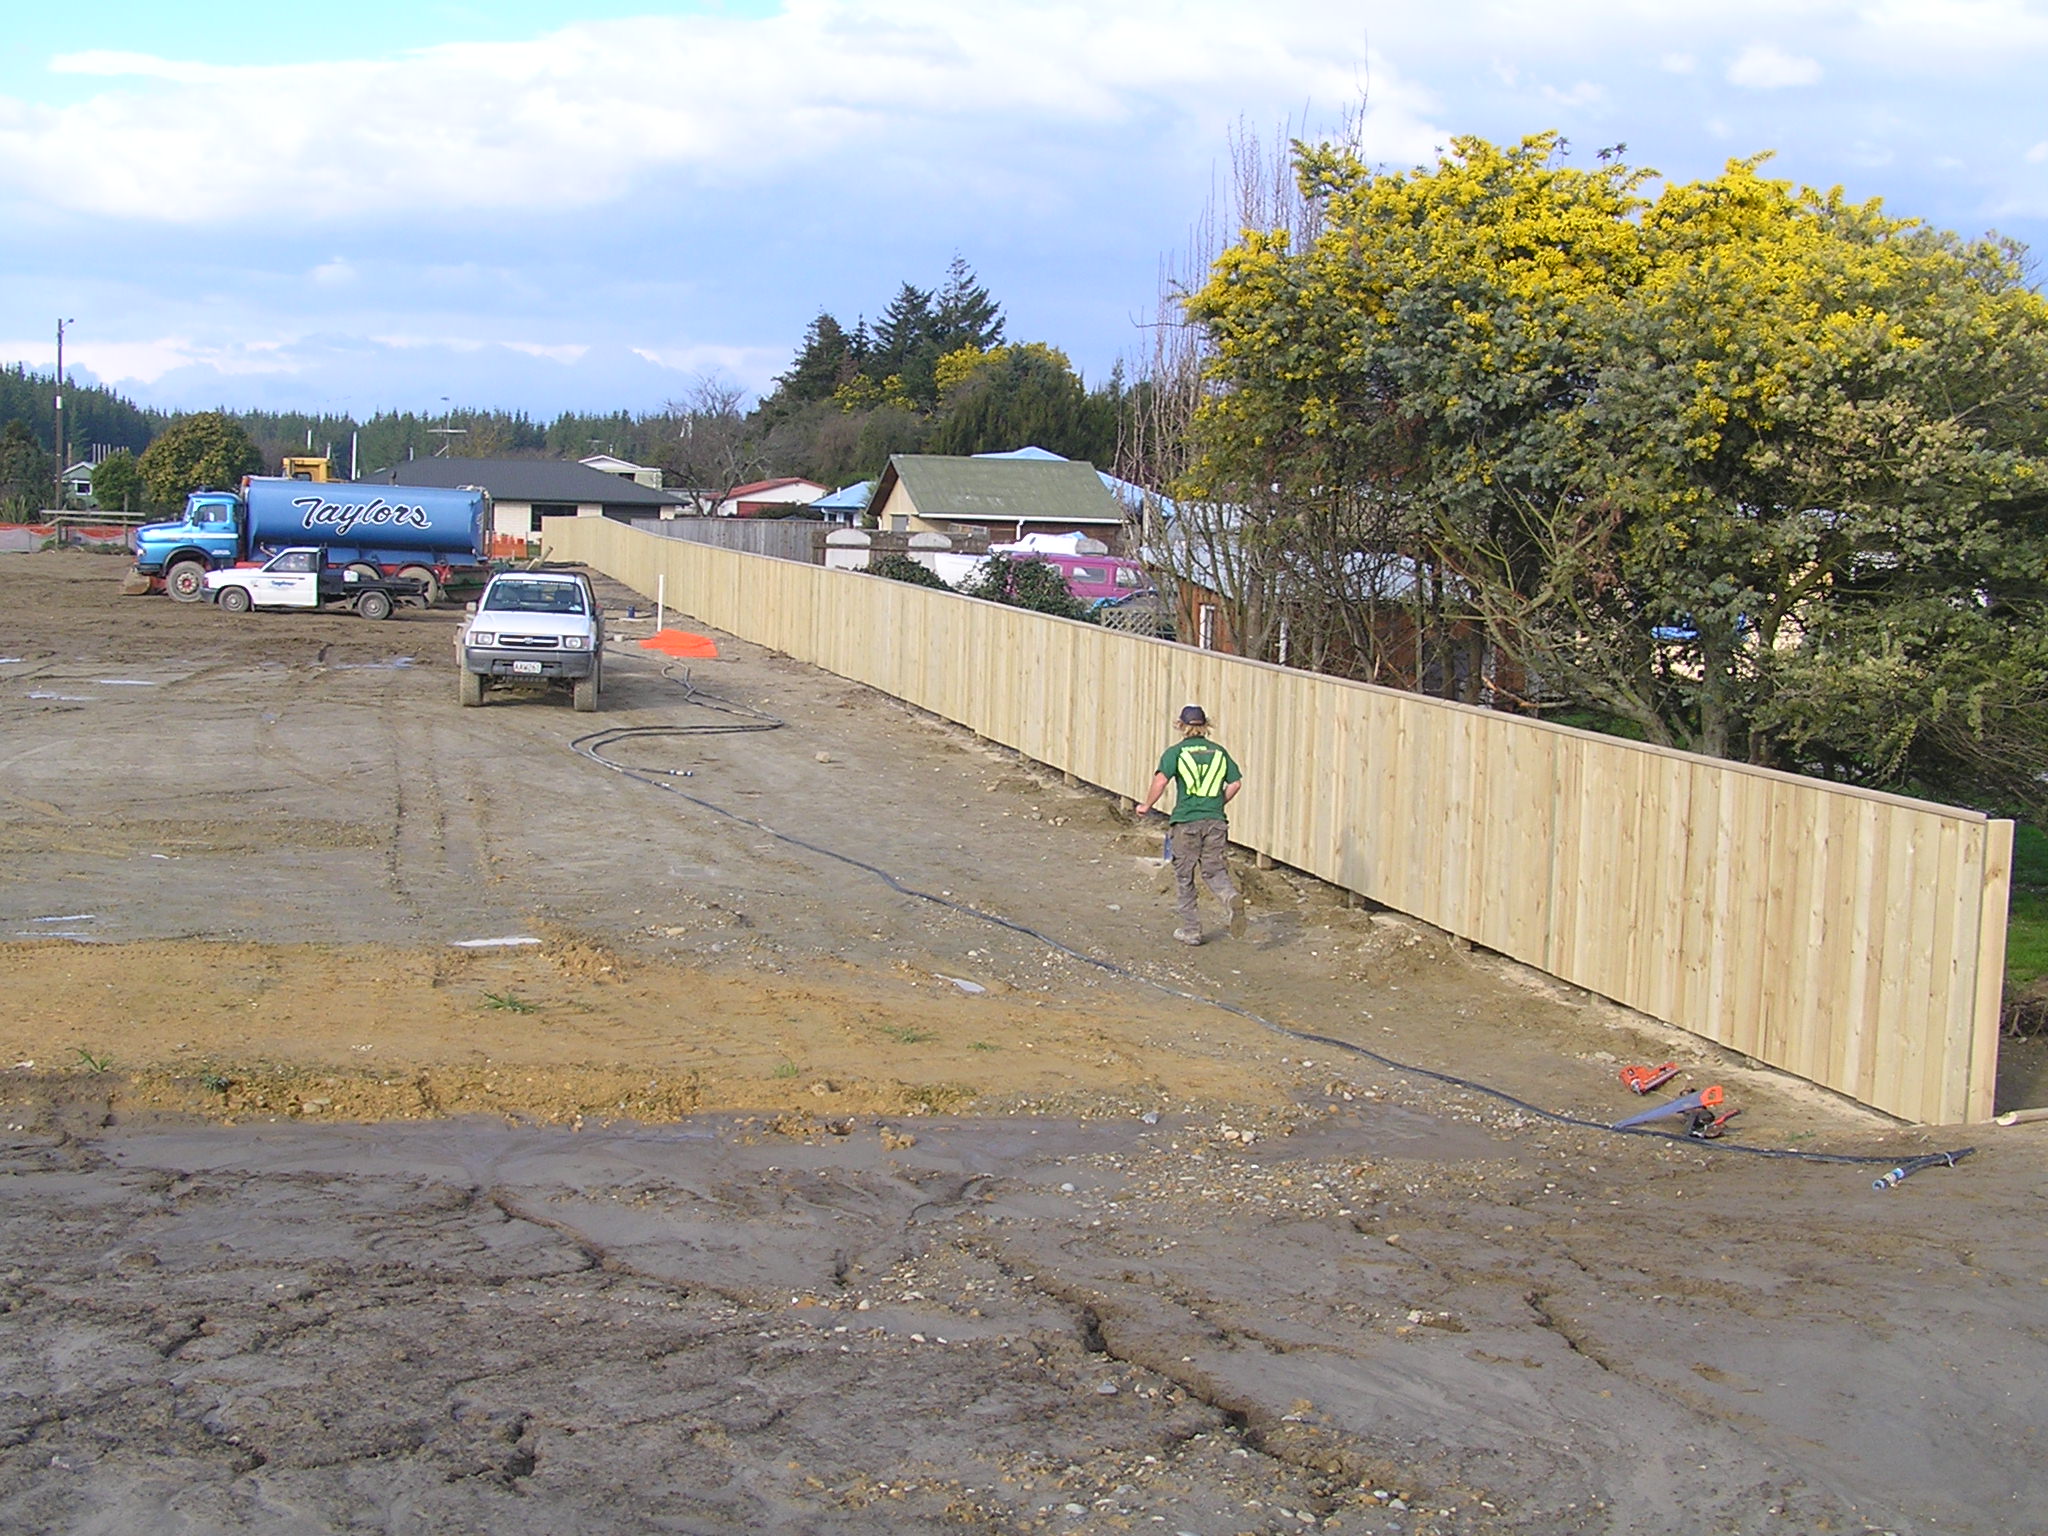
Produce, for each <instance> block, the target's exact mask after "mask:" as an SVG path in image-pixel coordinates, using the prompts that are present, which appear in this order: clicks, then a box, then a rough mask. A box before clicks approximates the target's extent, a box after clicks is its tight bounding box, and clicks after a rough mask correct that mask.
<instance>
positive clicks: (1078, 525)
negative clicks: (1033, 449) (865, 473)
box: [869, 453, 1124, 549]
mask: <svg viewBox="0 0 2048 1536" xmlns="http://www.w3.org/2000/svg"><path fill="white" fill-rule="evenodd" d="M869 513H870V516H871V517H872V519H873V521H874V524H875V526H876V527H877V528H879V529H881V530H883V531H885V532H892V533H940V534H946V535H949V536H951V535H954V534H958V533H961V532H966V531H979V532H983V533H985V534H987V535H988V537H989V538H990V539H992V540H993V541H995V542H997V543H1010V542H1014V541H1016V540H1020V539H1022V538H1023V537H1024V536H1025V535H1026V534H1027V533H1084V534H1087V535H1088V536H1090V537H1091V538H1097V539H1100V540H1102V541H1103V542H1104V543H1105V544H1107V545H1108V546H1109V547H1110V548H1111V549H1115V548H1117V546H1118V545H1119V544H1120V543H1121V542H1122V537H1123V526H1124V509H1123V508H1122V507H1121V506H1120V505H1118V503H1117V501H1116V499H1115V498H1114V497H1113V496H1111V495H1110V493H1109V490H1108V489H1107V488H1106V487H1105V486H1104V485H1103V483H1102V478H1101V476H1099V475H1098V474H1097V473H1096V472H1095V466H1094V465H1092V464H1088V463H1085V462H1083V461H1081V460H1079V459H1059V458H1037V457H1027V458H953V457H947V456H944V455H940V454H926V453H899V454H896V455H894V456H893V457H892V458H891V459H890V460H889V467H888V468H887V469H885V470H883V471H882V477H881V479H880V480H878V481H876V482H875V494H874V499H873V500H872V501H871V502H870V503H869Z"/></svg>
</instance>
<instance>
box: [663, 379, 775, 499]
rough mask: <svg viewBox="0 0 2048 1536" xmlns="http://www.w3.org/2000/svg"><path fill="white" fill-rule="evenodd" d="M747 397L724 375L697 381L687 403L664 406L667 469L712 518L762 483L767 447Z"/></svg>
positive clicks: (690, 391)
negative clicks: (741, 490) (740, 492)
mask: <svg viewBox="0 0 2048 1536" xmlns="http://www.w3.org/2000/svg"><path fill="white" fill-rule="evenodd" d="M745 400H746V391H744V390H743V389H741V388H740V387H739V385H737V384H735V383H733V382H732V380H730V379H728V378H726V377H725V376H724V375H722V374H715V373H704V374H699V375H698V376H697V379H696V382H695V383H694V384H692V385H691V387H690V390H689V392H688V393H687V394H686V395H685V396H684V397H683V398H682V399H681V400H670V401H668V402H666V404H665V405H664V406H663V408H662V411H663V415H664V416H665V417H666V421H665V423H664V426H665V430H664V432H663V437H664V439H665V442H664V452H663V453H662V455H661V456H660V463H661V467H662V469H663V470H664V471H665V472H666V473H667V474H669V475H670V476H672V477H673V478H674V481H675V484H676V485H677V486H678V487H680V488H681V489H683V490H684V491H685V492H686V493H688V494H690V495H693V496H695V497H696V498H697V499H698V501H699V502H700V503H701V504H702V505H703V507H704V510H706V511H707V512H708V511H710V510H712V509H713V508H715V507H716V506H717V505H718V504H719V503H720V502H722V501H725V500H727V499H728V498H730V497H731V495H732V493H733V491H734V490H735V489H736V488H738V487H739V486H742V485H746V484H748V483H750V482H752V481H754V480H757V479H759V478H761V475H762V473H763V470H764V466H765V464H766V459H765V457H764V455H763V453H762V445H761V443H760V441H759V440H758V438H757V437H756V435H755V433H754V431H753V429H752V428H751V427H750V426H749V425H748V422H747V417H746V414H745V413H744V411H743V410H742V409H741V407H742V405H743V404H744V402H745Z"/></svg>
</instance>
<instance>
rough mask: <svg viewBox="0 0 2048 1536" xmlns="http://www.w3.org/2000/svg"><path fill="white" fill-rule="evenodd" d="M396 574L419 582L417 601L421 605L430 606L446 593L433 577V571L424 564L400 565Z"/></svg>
mask: <svg viewBox="0 0 2048 1536" xmlns="http://www.w3.org/2000/svg"><path fill="white" fill-rule="evenodd" d="M398 574H399V575H400V576H402V577H404V578H405V579H406V580H407V581H416V582H418V583H419V584H420V596H419V601H420V605H421V606H422V607H425V608H431V607H433V606H434V604H436V603H438V602H440V601H441V599H442V598H444V597H446V596H447V595H448V594H447V593H445V592H443V591H442V590H441V583H440V582H438V581H436V580H435V579H434V573H433V572H432V571H430V570H428V569H427V568H426V567H425V566H424V565H404V566H400V567H399V569H398Z"/></svg>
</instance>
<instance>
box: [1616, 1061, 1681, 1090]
mask: <svg viewBox="0 0 2048 1536" xmlns="http://www.w3.org/2000/svg"><path fill="white" fill-rule="evenodd" d="M1676 1076H1678V1063H1677V1062H1675V1061H1667V1062H1665V1063H1664V1065H1663V1066H1661V1067H1623V1068H1622V1069H1621V1080H1622V1081H1623V1082H1624V1083H1626V1084H1628V1086H1629V1090H1630V1091H1631V1092H1633V1093H1648V1092H1649V1091H1650V1090H1651V1089H1652V1088H1656V1087H1660V1086H1661V1085H1663V1084H1665V1083H1668V1082H1670V1081H1671V1079H1673V1078H1674V1077H1676Z"/></svg>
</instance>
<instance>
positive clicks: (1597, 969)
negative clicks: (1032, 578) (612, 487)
mask: <svg viewBox="0 0 2048 1536" xmlns="http://www.w3.org/2000/svg"><path fill="white" fill-rule="evenodd" d="M546 537H547V540H548V542H549V544H550V546H551V552H552V553H553V554H555V555H557V556H560V557H564V558H569V559H579V560H584V561H587V562H589V563H590V564H592V565H595V566H597V567H599V568H600V569H602V570H605V571H607V572H608V573H610V574H611V575H613V576H615V577H617V578H618V579H619V580H621V581H624V582H625V583H627V584H628V585H629V586H632V587H633V588H635V589H636V590H638V591H641V592H645V593H649V594H651V593H652V592H653V591H654V587H655V583H656V580H657V578H659V577H665V578H666V581H667V590H668V595H669V601H670V603H671V605H672V606H673V607H675V608H676V609H677V610H678V611H679V612H684V613H688V614H690V615H692V616H693V617H694V618H695V619H697V620H698V621H699V622H702V623H705V624H708V625H711V626H713V627H715V628H719V629H723V630H726V631H728V632H729V633H732V634H735V635H739V636H741V637H743V638H745V639H748V640H752V641H755V642H756V643H759V644H762V645H766V646H769V647H771V648H772V649H775V650H779V651H783V652H785V653H787V654H788V655H790V656H793V657H795V658H796V659H798V660H800V661H805V662H810V663H812V664H815V665H817V666H820V667H824V668H826V669H827V670H829V671H832V672H836V673H838V674H840V675H841V676H844V677H848V678H851V679H853V680H855V681H858V682H862V683H866V684H868V685H870V686H872V687H875V688H878V689H880V690H882V691H884V692H886V693H890V694H893V695H895V696H896V697H899V698H902V699H904V700H906V701H908V702H910V703H912V704H915V705H917V706H918V707H920V708H923V709H928V710H931V711H932V712H933V713H935V714H939V715H942V716H945V717H946V718H948V719H951V720H955V721H958V722H959V723H961V724H963V725H965V726H967V727H969V728H970V729H972V730H974V731H976V732H978V733H980V734H981V735H984V736H987V737H989V738H990V739H992V740H995V741H998V742H1001V743H1003V744H1004V745H1006V746H1009V747H1013V748H1015V749H1016V750H1017V751H1020V752H1022V753H1024V754H1025V755H1026V756H1029V757H1032V758H1035V759H1037V760H1039V761H1041V762H1044V763H1046V764H1049V765H1050V766H1052V767H1054V768H1057V769H1060V770H1063V771H1065V772H1070V773H1073V774H1074V775H1076V776H1077V777H1078V778H1081V779H1083V780H1085V781H1087V782H1089V783H1092V784H1097V785H1100V786H1102V787H1104V788H1108V789H1113V790H1115V791H1117V792H1118V793H1120V794H1125V795H1133V796H1135V795H1140V794H1142V793H1143V792H1144V787H1145V784H1146V782H1147V780H1148V779H1149V778H1150V775H1151V767H1152V764H1153V762H1154V761H1156V760H1157V757H1158V754H1159V750H1160V748H1161V746H1162V744H1163V741H1164V739H1165V737H1166V735H1167V732H1166V729H1165V725H1164V722H1166V721H1168V720H1170V719H1171V717H1172V714H1173V712H1174V711H1175V710H1176V709H1177V708H1178V707H1179V706H1180V705H1182V704H1184V703H1187V702H1189V701H1190V700H1196V701H1199V702H1201V703H1203V704H1204V705H1205V706H1207V707H1208V709H1209V710H1210V713H1211V714H1212V716H1214V718H1216V720H1217V721H1218V722H1219V732H1218V734H1219V737H1220V739H1222V740H1223V741H1224V742H1225V744H1226V745H1228V746H1229V747H1230V748H1231V750H1232V751H1233V753H1234V754H1235V755H1236V756H1237V757H1238V759H1239V761H1240V762H1241V763H1242V764H1243V765H1244V768H1245V773H1246V777H1247V780H1248V782H1249V785H1250V790H1249V792H1248V793H1247V794H1246V795H1245V796H1244V797H1242V798H1241V799H1240V800H1239V801H1238V802H1237V804H1236V806H1235V808H1234V815H1233V819H1232V838H1233V840H1234V841H1236V842H1238V843H1239V844H1241V845H1242V846H1245V847H1248V848H1252V849H1255V850H1257V851H1259V852H1261V853H1265V854H1268V855H1270V856H1271V857H1273V858H1275V859H1278V860H1281V861H1282V862H1284V863H1287V864H1290V865H1293V866H1294V867H1296V868H1299V869H1303V870H1306V871H1308V872H1309V873H1311V874H1314V875H1317V876H1320V877H1322V878H1323V879H1326V880H1330V881H1332V882H1334V883H1336V884H1339V885H1342V886H1344V887H1346V888H1348V889H1351V890H1354V891H1357V892H1359V893H1360V894H1362V895H1364V896H1367V897H1369V898H1371V899H1372V900H1374V901H1376V902H1379V903H1382V904H1384V905H1386V906H1390V907H1394V908H1397V909H1399V910H1401V911H1405V912H1409V913H1412V914H1413V915H1415V916H1417V917H1420V918H1422V919H1424V920H1425V921H1427V922H1430V923H1432V924H1434V925H1436V926H1438V927H1441V928H1444V929H1447V930H1448V931H1450V932H1452V933H1455V934H1458V935H1460V936H1462V937H1465V938H1469V939H1471V940H1473V941H1475V942H1477V943H1480V944H1483V945H1485V946H1486V947H1488V948H1490V949H1495V950H1498V951H1500V952H1501V953H1503V954H1506V955H1508V956H1511V957H1512V958H1514V959H1517V960H1522V961H1525V962H1527V963H1529V964H1531V965H1534V966H1537V967H1539V968H1540V969H1543V970H1545V971H1548V972H1550V973H1551V974H1553V975H1555V976H1558V977H1560V978H1562V979H1564V980H1566V981H1569V982H1572V983H1574V984H1575V985H1578V986H1582V987H1585V988H1587V989H1589V990H1591V991H1593V992H1597V993H1600V994H1602V995H1603V996H1607V997H1611V998H1613V999H1615V1000H1616V1001H1619V1002H1622V1003H1625V1004H1627V1005H1628V1006H1630V1007H1633V1008H1638V1009H1640V1010H1642V1011H1643V1012H1645V1013H1649V1014H1652V1015H1654V1016H1656V1017H1658V1018H1661V1019H1665V1020H1668V1021H1669V1022H1671V1023H1674V1024H1677V1025H1679V1026H1681V1027H1683V1028H1685V1029H1689V1030H1691V1031H1693V1032H1694V1033H1697V1034H1700V1035H1702V1036H1704V1037H1706V1038H1707V1039H1710V1040H1714V1041H1717V1042H1719V1043H1721V1044H1724V1045H1727V1046H1730V1047H1732V1048H1734V1049H1736V1050H1740V1051H1743V1052H1745V1053H1747V1054H1750V1055H1752V1056H1755V1057H1757V1058H1759V1059H1760V1060H1764V1061H1767V1062H1770V1063H1771V1064H1773V1065H1775V1066H1779V1067H1782V1068H1784V1069H1785V1070H1787V1071H1791V1072H1796V1073H1798V1074H1799V1075H1801V1076H1804V1077H1808V1078H1811V1079H1812V1080H1813V1081H1815V1082H1818V1083H1822V1084H1824V1085H1826V1086H1827V1087H1830V1088H1834V1089H1837V1090H1839V1091H1840V1092H1843V1093H1845V1094H1848V1095H1851V1096H1852V1097H1855V1098H1857V1099H1860V1100H1862V1101H1864V1102H1865V1103H1868V1104H1872V1105H1874V1106H1876V1107H1878V1108H1880V1109H1884V1110H1887V1111H1889V1112H1890V1113H1893V1114H1896V1115H1900V1116H1902V1117H1904V1118H1907V1119H1914V1120H1955V1119H1963V1118H1969V1119H1973V1120H1982V1119H1986V1118H1988V1117H1989V1116H1990V1113H1991V1108H1992V1091H1993V1085H1994V1082H1995V1074H1996V1069H1997V1048H1998V1029H1997V1018H1998V1004H1999V982H2000V978H2001V976H2002V973H2003V960H2004V944H2005V924H2006V908H2005V903H2006V895H2007V886H2008V882H2009V878H2010V864H2011V839H2012V826H2011V823H2010V822H1999V821H1990V820H1987V819H1986V818H1985V817H1983V816H1980V815H1978V814H1977V813H1976V812H1973V811H1964V810H1957V809H1954V808H1951V807H1946V806H1938V805H1932V804H1928V803H1926V802H1921V801H1913V800H1907V799H1903V798H1900V797H1897V796H1892V795H1882V794H1874V793H1870V792H1867V791H1861V790H1854V789H1845V788H1841V787H1837V786H1833V785H1828V784H1822V783H1819V782H1817V781H1814V780H1806V779H1799V778H1795V777H1793V776H1791V775H1787V774H1779V773H1772V772H1769V771H1766V770H1759V769H1753V768H1749V767H1747V766H1745V765H1742V764H1736V763H1726V762H1721V761H1719V760H1717V759H1711V758H1701V757H1695V756H1691V755H1688V754H1684V753H1677V752H1671V751H1667V750H1664V749H1661V748H1656V747H1646V746H1643V745H1640V744H1638V743H1634V742H1626V741H1619V740H1616V739H1613V738H1609V737H1600V736H1593V735H1590V734H1588V733H1585V732H1581V731H1572V730H1568V729H1565V728H1562V727H1558V726H1552V725H1549V724H1547V723H1544V722H1540V721H1531V720H1526V719H1521V718H1518V717H1514V716H1508V715H1502V714H1497V713H1492V712H1489V711H1485V710H1476V709H1471V708H1468V707H1466V706H1462V705H1453V704H1445V703H1443V702H1441V701H1438V700H1434V699H1426V698H1423V697H1420V696H1418V695H1414V694H1404V693H1397V692H1393V691H1391V690H1387V689H1380V688H1373V687H1370V686H1368V685H1365V684H1361V683H1351V682H1346V681H1343V680H1341V679H1335V678H1328V677H1321V676H1317V675H1314V674H1310V673H1301V672H1290V671H1287V670H1285V669H1283V668H1278V667H1273V666H1269V665H1267V664H1265V663H1261V662H1254V661H1247V660H1244V659H1242V658H1240V657H1234V656H1224V655H1221V654H1218V653H1215V652H1204V651H1198V650H1194V649H1191V648H1189V647H1185V646H1178V645H1173V644H1170V643H1167V642H1164V641H1159V640H1153V639H1148V638H1145V637H1142V636H1137V635H1130V634H1125V633H1121V632H1117V631H1110V630H1103V629H1098V628H1095V627H1092V626H1088V625H1081V624H1075V623H1073V622H1071V621H1068V620H1062V619H1053V618H1049V617H1047V616H1045V615H1042V614H1035V613H1029V612H1025V611H1023V610H1019V609H1012V608H1004V607H1000V606H997V605H995V604H990V603H982V602H977V601H974V600H972V599H968V598H962V597H959V596H956V595H954V594H950V593H944V592H935V591H930V590H927V589H924V588H919V587H912V586H907V585H904V584H901V583H897V582H890V581H884V580H881V579H879V578H875V577H870V576H865V575H861V574H856V573H851V572H842V571H829V570H826V569H824V568H823V567H821V566H815V565H803V564H797V563H794V562H789V561H778V560H773V559H768V558H765V557H762V556H756V555H748V554H742V553H739V552H736V551H732V550H725V549H717V548H712V547H709V546H704V545H697V544H691V543H686V542H683V541H678V540H663V539H659V538H656V537H654V536H652V535H649V534H645V533H639V532H636V531H634V530H632V529H629V528H625V527H622V526H620V525H619V524H617V523H612V522H609V521H606V520H603V519H598V518H574V519H570V518H564V519H550V520H549V522H548V524H547V534H546Z"/></svg>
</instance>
